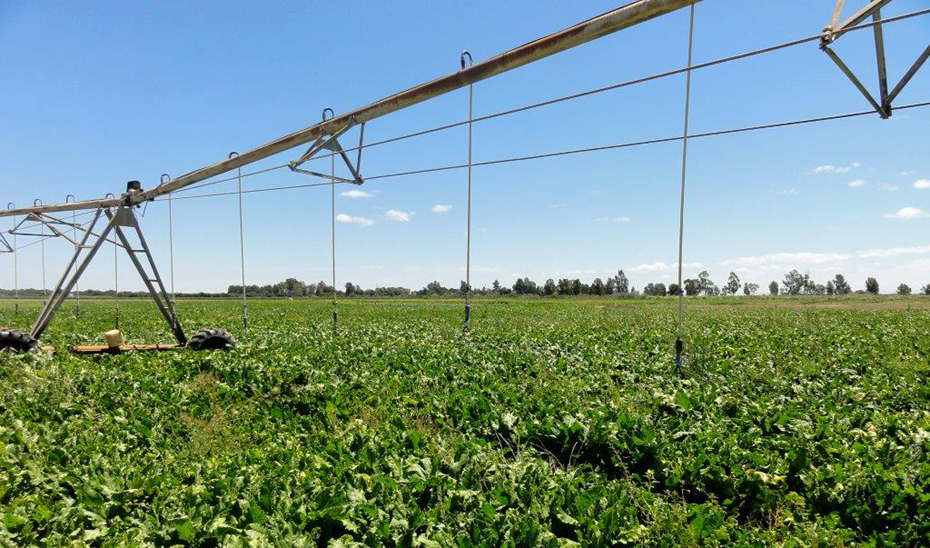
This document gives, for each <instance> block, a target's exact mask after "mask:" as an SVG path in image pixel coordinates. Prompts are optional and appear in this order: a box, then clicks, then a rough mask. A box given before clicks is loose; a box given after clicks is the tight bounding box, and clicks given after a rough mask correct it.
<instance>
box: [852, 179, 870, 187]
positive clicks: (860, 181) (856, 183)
mask: <svg viewBox="0 0 930 548" xmlns="http://www.w3.org/2000/svg"><path fill="white" fill-rule="evenodd" d="M848 184H849V187H850V188H862V187H864V186H865V185H867V184H869V183H868V182H866V180H865V179H855V180H853V181H850V182H849V183H848Z"/></svg>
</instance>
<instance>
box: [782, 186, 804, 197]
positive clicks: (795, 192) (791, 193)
mask: <svg viewBox="0 0 930 548" xmlns="http://www.w3.org/2000/svg"><path fill="white" fill-rule="evenodd" d="M781 193H782V194H784V195H785V196H797V195H798V194H800V193H801V191H800V190H798V189H796V188H793V187H792V188H786V189H785V190H782V191H781Z"/></svg>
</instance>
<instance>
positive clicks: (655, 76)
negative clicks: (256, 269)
mask: <svg viewBox="0 0 930 548" xmlns="http://www.w3.org/2000/svg"><path fill="white" fill-rule="evenodd" d="M927 14H930V9H923V10H918V11H913V12H909V13H904V14H901V15H895V16H893V17H888V18H886V19H882V20H881V21H880V23H877V22H874V21H873V22H870V23H862V24H859V25H856V26H853V27H850V28H848V29H846V30H847V32H849V31H855V30H864V29H868V28H874V27H876V26H877V25H878V24H882V25H885V24H889V23H896V22H898V21H903V20H905V19H910V18H912V17H918V16H921V15H927ZM821 39H822V35H820V34H815V35H813V36H806V37H804V38H798V39H796V40H791V41H788V42H782V43H779V44H773V45H771V46H766V47H763V48H758V49H754V50H748V51H745V52H742V53H738V54H735V55H730V56H727V57H720V58H717V59H713V60H710V61H705V62H703V63H695V64H693V65H692V66H691V67H690V68H689V67H682V68H678V69H673V70H669V71H665V72H659V73H656V74H651V75H648V76H642V77H639V78H634V79H631V80H624V81H622V82H617V83H614V84H609V85H606V86H602V87H597V88H592V89H588V90H585V91H580V92H577V93H571V94H568V95H562V96H559V97H554V98H552V99H547V100H545V101H540V102H537V103H530V104H528V105H524V106H520V107H516V108H512V109H508V110H502V111H498V112H492V113H490V114H485V115H483V116H476V117H475V118H473V119H472V120H471V123H475V122H484V121H486V120H492V119H494V118H500V117H502V116H509V115H511V114H517V113H520V112H526V111H528V110H533V109H537V108H541V107H547V106H550V105H555V104H558V103H562V102H565V101H571V100H574V99H581V98H583V97H589V96H591V95H597V94H599V93H604V92H607V91H612V90H615V89H621V88H625V87H630V86H634V85H638V84H644V83H646V82H652V81H656V80H661V79H664V78H668V77H670V76H676V75H679V74H684V73H686V72H694V71H696V70H701V69H706V68H710V67H715V66H718V65H723V64H726V63H731V62H733V61H740V60H743V59H749V58H752V57H756V56H759V55H764V54H767V53H773V52H775V51H779V50H782V49H787V48H791V47H795V46H800V45H803V44H807V43H810V42H817V41H819V40H821ZM926 53H930V51H928V52H926ZM924 59H926V57H924ZM918 66H919V65H918ZM914 71H915V72H916V69H915V70H914ZM912 75H913V74H912ZM468 124H469V120H460V121H458V122H452V123H449V124H444V125H441V126H435V127H432V128H427V129H423V130H420V131H414V132H411V133H404V134H401V135H397V136H394V137H388V138H386V139H382V140H379V141H372V142H370V143H368V144H366V145H364V146H358V147H352V148H347V149H345V152H352V151H355V150H361V149H362V148H371V147H376V146H381V145H387V144H390V143H396V142H398V141H403V140H406V139H411V138H414V137H422V136H424V135H430V134H432V133H436V132H439V131H445V130H448V129H454V128H457V127H462V126H466V125H468ZM332 154H335V153H324V154H319V155H316V156H314V157H313V158H312V159H313V160H322V159H325V158H327V157H329V156H331V155H332ZM288 166H289V164H280V165H276V166H272V167H269V168H265V169H261V170H258V171H253V172H250V173H244V174H243V175H242V176H243V177H251V176H253V175H260V174H262V173H267V172H269V171H275V170H278V169H283V168H285V167H288ZM314 175H317V176H321V177H325V175H323V174H318V173H315V174H314ZM235 180H236V178H235V177H226V178H223V179H218V180H215V181H208V182H205V183H201V184H199V185H193V186H189V187H186V188H184V189H183V190H182V191H181V192H185V191H190V190H196V189H199V188H205V187H208V186H214V185H217V184H220V183H227V182H229V181H235ZM345 181H346V182H347V181H348V180H345ZM327 184H328V183H327Z"/></svg>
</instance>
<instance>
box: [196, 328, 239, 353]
mask: <svg viewBox="0 0 930 548" xmlns="http://www.w3.org/2000/svg"><path fill="white" fill-rule="evenodd" d="M187 347H188V348H190V349H191V350H198V351H199V350H229V349H231V348H235V347H236V339H235V338H233V336H232V335H230V334H229V333H228V332H227V331H225V330H223V329H218V328H216V327H211V328H209V329H201V330H200V331H198V332H197V333H195V334H194V336H193V337H191V338H190V340H188V341H187Z"/></svg>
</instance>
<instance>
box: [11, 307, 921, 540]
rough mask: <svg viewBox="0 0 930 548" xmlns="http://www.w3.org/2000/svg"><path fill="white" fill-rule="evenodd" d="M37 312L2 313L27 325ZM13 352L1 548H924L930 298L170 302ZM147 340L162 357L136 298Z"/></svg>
mask: <svg viewBox="0 0 930 548" xmlns="http://www.w3.org/2000/svg"><path fill="white" fill-rule="evenodd" d="M40 305H41V303H40V302H39V301H28V302H25V301H20V312H19V314H18V315H15V314H14V313H13V302H12V301H11V300H3V301H0V325H2V326H3V327H5V328H16V329H28V327H29V325H30V324H31V321H32V320H34V318H35V315H36V314H37V313H38V310H39V307H40ZM74 307H75V301H74V300H73V299H71V300H69V301H68V302H67V303H66V304H65V305H64V307H63V308H62V310H61V312H60V313H59V314H58V316H57V317H56V318H55V320H54V321H53V322H52V323H51V325H50V326H49V329H48V331H47V333H46V335H45V336H44V337H43V344H51V345H53V346H55V347H56V348H58V349H59V351H58V352H55V353H53V354H52V353H45V352H34V353H30V354H23V355H17V354H10V353H3V354H2V355H0V414H2V420H0V447H2V452H0V517H2V524H0V545H3V546H29V545H39V546H62V545H72V546H171V545H186V546H459V547H465V546H576V545H578V546H678V545H684V546H692V545H693V546H737V545H739V546H745V545H775V546H859V545H864V546H881V545H888V546H921V545H926V543H927V541H928V539H930V495H928V492H930V455H928V451H930V405H928V403H930V388H928V384H927V377H928V372H930V335H928V332H927V326H928V325H930V299H928V298H926V297H921V296H911V297H895V296H850V297H844V298H829V299H828V298H823V297H800V298H784V297H778V298H764V297H755V298H740V297H736V298H734V297H730V298H708V299H703V298H694V299H691V298H689V299H687V300H686V311H685V314H686V316H685V318H686V320H685V322H686V323H685V363H684V366H683V368H682V370H681V372H680V373H676V371H675V367H674V362H673V359H674V339H675V328H676V321H677V301H676V300H675V299H656V298H652V299H628V300H620V299H609V298H578V299H574V298H570V299H526V298H490V297H488V298H482V299H475V301H474V306H473V316H472V318H473V319H472V330H471V332H470V333H467V334H463V333H462V331H461V321H462V301H461V300H460V299H458V300H457V299H422V298H420V299H393V298H392V299H368V298H359V299H344V300H342V301H341V302H340V306H339V309H340V329H339V333H338V335H336V336H334V335H333V332H332V323H331V322H332V319H331V304H330V302H329V301H327V300H325V299H296V300H293V301H289V300H260V299H255V300H250V301H249V318H250V323H249V327H250V329H249V333H248V335H245V334H244V333H243V332H242V323H241V316H240V314H241V302H238V301H235V300H220V299H207V300H187V299H185V300H179V301H178V303H177V308H178V313H179V316H180V319H181V322H182V324H183V325H184V327H185V328H186V330H187V331H188V332H189V333H192V332H194V331H196V330H198V329H201V328H204V327H212V326H216V327H221V328H224V329H227V330H229V331H230V332H231V333H232V334H233V335H234V336H235V337H236V338H237V339H238V341H239V347H238V348H236V349H234V350H232V351H229V352H221V351H216V352H193V351H189V350H177V351H171V352H162V353H132V354H124V355H118V356H114V355H96V356H81V355H74V354H69V353H67V352H66V351H64V349H65V348H66V347H67V346H69V345H72V344H100V343H102V334H103V332H104V331H106V330H108V329H112V328H113V323H114V302H113V301H112V300H86V299H85V300H82V312H81V314H80V316H79V317H77V316H76V315H75V313H74ZM120 327H121V329H122V331H123V332H124V333H125V335H126V339H127V342H129V343H146V342H148V343H151V342H169V341H171V334H170V332H169V330H168V329H167V326H166V325H165V324H164V320H163V319H162V318H161V317H160V316H159V315H158V312H157V311H156V310H155V307H154V305H152V303H151V302H150V301H148V300H140V299H123V300H121V322H120Z"/></svg>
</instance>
